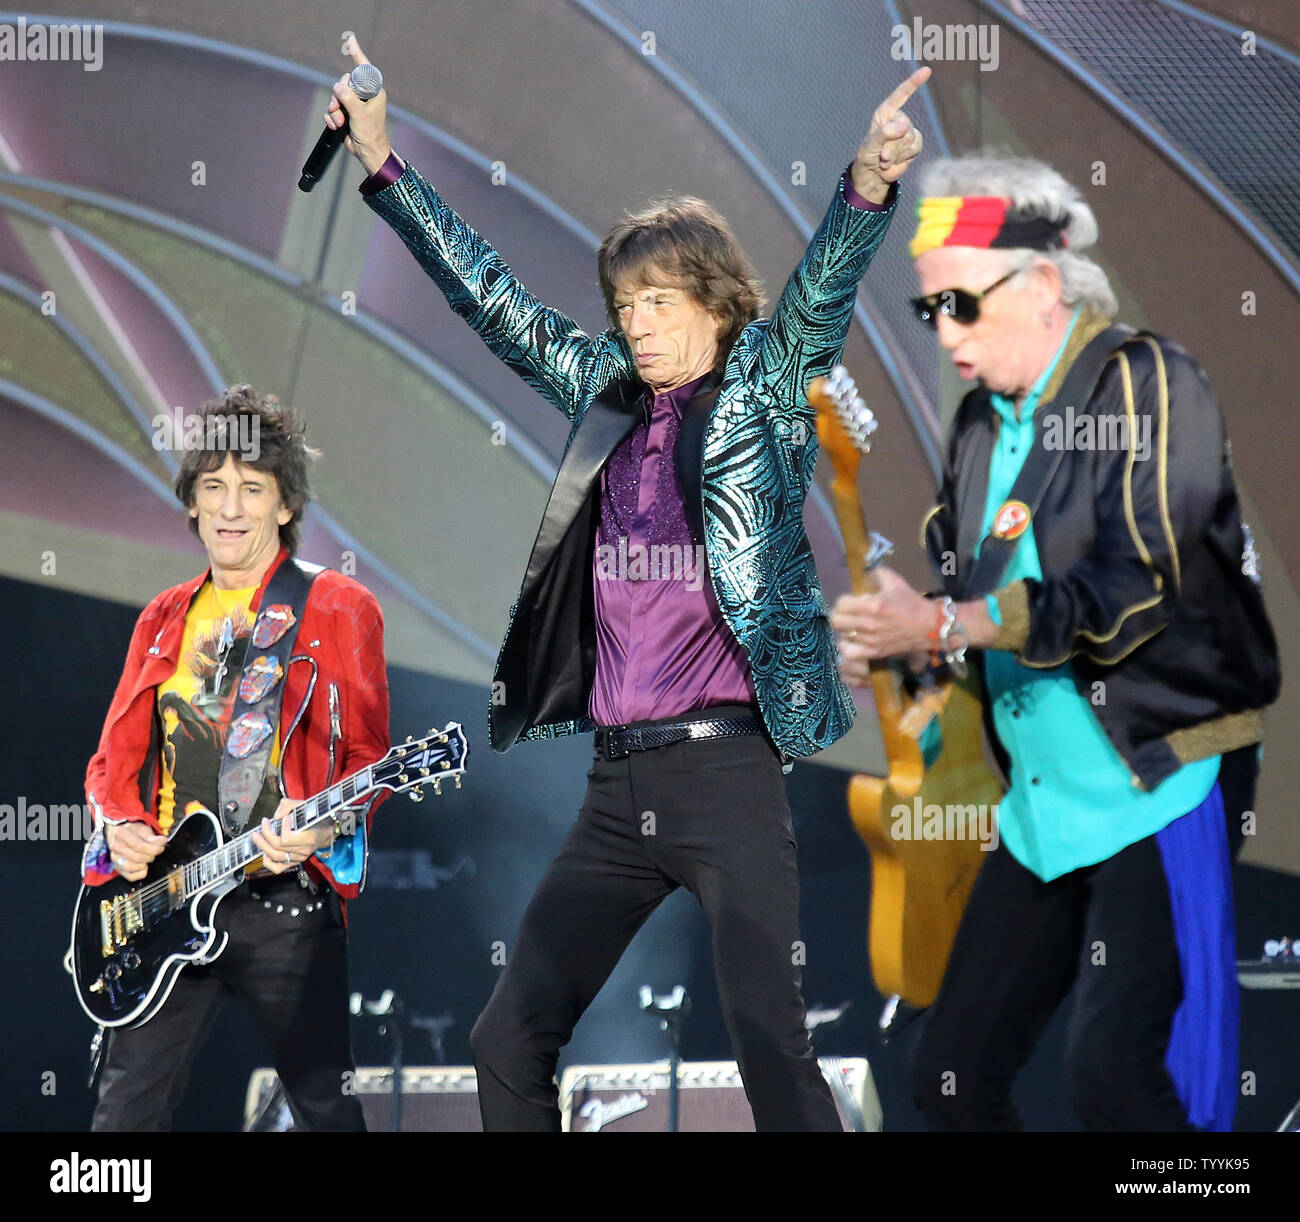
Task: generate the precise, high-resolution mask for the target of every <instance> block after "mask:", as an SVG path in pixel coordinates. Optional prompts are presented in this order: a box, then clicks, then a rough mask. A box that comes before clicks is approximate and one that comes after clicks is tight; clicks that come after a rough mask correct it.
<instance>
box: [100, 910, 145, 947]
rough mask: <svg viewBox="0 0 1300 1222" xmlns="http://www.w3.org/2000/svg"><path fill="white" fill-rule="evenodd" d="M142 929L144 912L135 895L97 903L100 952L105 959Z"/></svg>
mask: <svg viewBox="0 0 1300 1222" xmlns="http://www.w3.org/2000/svg"><path fill="white" fill-rule="evenodd" d="M143 928H144V911H143V909H142V908H141V907H140V897H139V896H137V895H118V896H115V897H114V898H113V899H111V900H101V901H100V903H99V941H100V952H101V953H102V954H103V956H104V958H105V959H107V958H108V957H109V956H110V955H112V954H113V953H114V952H116V951H118V950H120V949H121V948H122V947H123V946H125V945H126V944H127V942H129V941H130V940H131V938H132V937H133V936H134V935H135V934H137V933H139V932H140V931H141V930H142V929H143Z"/></svg>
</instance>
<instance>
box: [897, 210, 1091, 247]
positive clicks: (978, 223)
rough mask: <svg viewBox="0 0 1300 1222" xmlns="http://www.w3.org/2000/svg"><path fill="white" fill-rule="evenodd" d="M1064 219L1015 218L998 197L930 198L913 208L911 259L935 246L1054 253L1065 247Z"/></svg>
mask: <svg viewBox="0 0 1300 1222" xmlns="http://www.w3.org/2000/svg"><path fill="white" fill-rule="evenodd" d="M1065 225H1066V218H1062V219H1061V220H1059V221H1052V220H1048V219H1047V217H1045V216H1025V215H1023V214H1020V215H1017V214H1016V213H1015V212H1013V211H1012V208H1011V201H1010V200H1009V199H1003V198H1002V197H1001V196H998V195H930V196H927V197H925V198H924V199H922V200H921V201H920V203H918V204H917V205H916V235H915V236H914V237H913V238H912V242H911V245H910V246H909V248H908V249H909V250H910V251H911V253H912V258H913V259H915V258H916V257H917V256H918V255H923V254H924V253H925V252H926V251H927V250H934V249H935V248H936V247H938V246H981V247H994V246H996V247H1004V248H1005V247H1021V248H1025V247H1027V248H1028V249H1030V250H1057V249H1059V248H1060V247H1062V246H1064V245H1065V234H1064V232H1063V231H1064V229H1065Z"/></svg>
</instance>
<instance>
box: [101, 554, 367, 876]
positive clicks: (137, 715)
mask: <svg viewBox="0 0 1300 1222" xmlns="http://www.w3.org/2000/svg"><path fill="white" fill-rule="evenodd" d="M288 555H289V553H288V549H287V548H281V549H280V554H279V555H278V556H277V557H276V559H275V562H274V563H273V564H272V565H271V567H270V568H269V569H268V570H267V573H266V576H265V577H264V578H263V579H262V584H261V586H259V587H258V590H257V593H256V594H255V595H254V596H253V601H252V604H251V610H252V611H253V612H256V611H257V609H258V608H259V607H260V605H261V601H262V592H263V591H264V590H265V589H266V584H267V582H268V581H269V580H270V579H271V575H272V574H273V573H274V572H275V570H276V569H277V568H279V566H280V565H281V564H282V563H284V561H285V560H286V559H287V557H288ZM208 576H209V573H204V574H202V575H201V576H199V577H195V578H194V579H193V580H191V581H187V582H184V583H183V584H181V585H178V586H173V587H172V588H171V589H170V590H164V591H163V592H162V593H161V594H159V595H158V597H157V598H155V599H154V600H153V601H152V602H151V603H150V604H149V605H148V606H147V607H145V609H144V610H143V611H142V612H141V613H140V618H139V619H138V620H137V621H136V625H135V631H134V633H133V634H132V636H131V645H130V647H129V649H128V650H127V655H126V664H125V666H124V667H123V668H122V677H121V679H119V680H118V684H117V691H116V692H115V693H114V694H113V703H112V704H111V705H110V707H109V710H108V716H107V717H106V718H105V719H104V729H103V731H102V733H101V734H100V739H99V750H98V751H96V752H95V756H94V758H93V759H92V760H91V761H90V765H89V767H88V768H87V769H86V798H87V801H88V802H89V804H90V806H91V809H93V810H95V811H96V812H97V817H96V824H97V828H98V829H99V831H102V826H103V822H104V821H105V820H106V821H108V822H111V823H120V822H123V821H125V820H130V819H138V820H141V821H143V822H145V823H148V824H149V825H150V826H151V827H153V828H154V830H155V831H158V830H160V829H159V827H158V785H159V780H160V769H159V760H158V746H159V738H160V731H159V728H158V721H157V690H156V689H157V686H158V684H160V683H162V682H164V681H165V680H166V679H168V678H169V677H170V676H171V675H172V674H173V673H174V672H175V670H176V666H177V664H178V662H179V659H180V648H181V642H182V639H183V638H184V635H185V615H186V612H188V611H189V608H190V602H191V600H192V599H193V598H194V595H195V594H197V593H198V591H199V590H200V589H201V588H202V586H203V583H204V582H205V581H206V580H207V579H208ZM284 682H285V691H284V703H283V705H282V706H281V711H280V737H281V742H282V744H283V749H282V757H281V761H280V764H281V784H282V787H283V790H284V793H285V795H286V796H288V797H290V798H295V799H301V798H309V797H312V796H313V795H314V794H317V793H319V792H320V791H321V790H322V789H325V788H326V787H327V786H329V785H331V784H333V783H334V782H335V781H337V780H339V779H341V778H342V777H345V776H347V775H349V774H350V773H352V772H355V771H356V770H357V769H359V768H364V767H365V766H366V765H367V764H372V763H374V762H375V761H376V760H378V759H380V758H381V757H382V756H383V755H384V754H385V752H386V751H387V750H388V747H389V726H388V672H387V668H386V664H385V660H384V617H383V613H382V612H381V611H380V609H379V603H378V602H377V601H376V599H375V596H374V595H373V594H371V593H370V591H369V590H367V589H366V588H365V587H364V586H363V585H362V584H361V583H360V582H358V581H355V580H353V579H352V578H351V577H345V576H344V575H343V574H341V573H336V572H333V571H332V570H329V569H326V570H324V571H322V572H321V573H320V574H319V575H318V576H317V578H316V580H315V581H314V582H313V583H312V587H311V593H310V594H309V595H308V598H307V605H306V607H305V608H304V610H303V616H302V623H301V624H300V625H299V628H298V637H297V640H296V642H295V644H294V652H293V657H292V659H291V660H290V663H289V666H288V673H287V674H286V676H285V681H284ZM331 701H333V702H334V703H335V707H336V710H337V713H338V717H337V722H336V723H335V722H334V719H332V718H331V716H330V713H331V707H330V706H331ZM300 711H301V720H298V724H297V725H296V726H295V724H294V723H295V720H297V719H298V717H299V712H300ZM335 724H336V725H337V732H335V730H334V726H335ZM291 727H292V729H291ZM384 796H386V791H382V790H381V791H380V793H379V795H378V797H376V798H375V799H373V800H372V801H371V802H370V804H369V809H368V811H367V812H366V828H367V830H369V827H370V823H371V821H372V820H373V819H374V813H375V808H376V807H377V806H378V805H379V802H380V801H382V799H383V797H384ZM215 801H216V795H215V794H214V795H213V802H214V805H215ZM99 831H97V833H96V838H98V837H99ZM93 846H94V840H92V847H93ZM97 856H98V858H99V862H100V865H99V867H98V868H96V866H95V865H94V864H93V863H94V862H95V859H96V857H97ZM104 861H105V859H104V858H103V857H102V855H98V854H97V853H95V852H93V851H90V848H88V851H87V853H86V855H85V858H84V859H83V866H82V868H83V877H84V878H85V881H86V882H87V883H89V884H95V883H100V882H103V881H104V879H105V877H107V876H109V875H106V874H104V873H103V872H102V871H103V869H104V864H103V863H104ZM306 864H307V869H308V870H309V871H310V872H311V873H312V874H313V875H314V876H315V877H316V878H318V879H321V880H323V881H325V882H327V883H329V885H330V886H331V887H333V888H334V890H335V891H337V892H338V893H339V895H341V896H343V897H344V898H350V897H352V896H355V895H356V894H357V893H358V892H359V891H360V889H361V886H360V883H352V884H348V883H342V882H339V881H338V880H337V879H336V878H335V877H334V875H333V874H332V873H330V871H329V868H328V864H327V862H324V861H322V860H321V859H320V858H319V857H314V856H313V857H310V858H308V860H307V863H306ZM107 869H108V870H110V871H111V869H112V867H111V866H108V867H107Z"/></svg>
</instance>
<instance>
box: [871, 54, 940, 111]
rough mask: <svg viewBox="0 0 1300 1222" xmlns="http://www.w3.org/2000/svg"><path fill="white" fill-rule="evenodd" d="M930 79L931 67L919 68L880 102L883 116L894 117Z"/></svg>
mask: <svg viewBox="0 0 1300 1222" xmlns="http://www.w3.org/2000/svg"><path fill="white" fill-rule="evenodd" d="M929 79H930V69H929V68H928V67H924V68H918V69H917V70H916V71H915V72H913V73H912V75H911V76H909V77H908V78H907V80H905V81H904V82H903V83H902V84H901V85H899V86H898V88H897V89H895V90H894V92H893V93H891V94H890V95H889V97H887V98H886V99H885V100H884V101H883V102H882V103H881V104H880V114H881V116H882V117H883V118H893V116H894V115H895V114H897V113H898V111H899V110H901V109H902V108H903V107H904V106H906V105H907V100H908V98H910V97H911V96H912V94H914V93H915V92H916V91H917V90H918V89H920V88H921V86H922V85H924V84H925V82H926V81H928V80H929Z"/></svg>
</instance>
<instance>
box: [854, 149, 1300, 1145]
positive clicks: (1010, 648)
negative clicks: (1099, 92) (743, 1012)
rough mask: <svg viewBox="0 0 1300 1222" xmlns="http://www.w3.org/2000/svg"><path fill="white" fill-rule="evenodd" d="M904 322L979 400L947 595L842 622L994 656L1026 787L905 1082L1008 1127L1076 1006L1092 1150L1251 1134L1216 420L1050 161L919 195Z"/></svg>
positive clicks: (946, 485) (1249, 744) (1244, 789)
mask: <svg viewBox="0 0 1300 1222" xmlns="http://www.w3.org/2000/svg"><path fill="white" fill-rule="evenodd" d="M922 195H923V197H924V198H922V200H921V202H920V205H919V207H918V217H919V224H918V226H917V230H916V236H915V238H914V239H913V241H912V247H911V251H912V256H913V258H914V259H915V261H916V270H917V275H918V277H919V280H920V285H921V288H922V290H923V293H924V295H923V296H921V297H918V298H916V299H915V300H914V302H913V307H914V309H915V311H916V314H917V317H918V318H919V319H920V321H921V322H922V323H923V324H925V325H927V326H929V327H930V328H931V329H933V330H936V331H937V334H938V340H939V343H940V345H941V346H942V347H943V348H944V349H946V350H947V351H948V353H949V354H950V355H951V357H952V360H953V362H954V364H955V365H956V367H957V371H958V372H959V373H960V374H961V375H962V377H963V378H966V379H974V380H976V385H975V387H974V388H973V389H972V390H971V391H970V393H968V394H967V395H966V397H965V398H964V399H963V400H962V403H961V406H960V407H959V408H958V411H957V415H956V419H955V421H954V423H953V426H952V431H951V436H950V439H949V445H948V460H947V463H946V466H945V472H944V480H943V486H942V489H941V491H940V497H939V503H938V505H937V506H936V507H935V508H934V510H932V511H931V514H930V516H929V517H928V518H927V520H926V525H925V540H926V544H927V548H928V551H929V555H930V559H931V562H932V564H933V565H934V566H935V569H936V571H937V572H939V573H941V574H942V575H943V582H944V588H943V595H942V596H941V597H936V598H925V597H922V595H921V594H920V593H918V592H917V591H915V590H913V589H911V588H910V587H909V586H908V585H907V583H906V582H905V581H904V580H903V579H902V578H901V577H900V576H899V575H898V574H896V573H893V572H891V571H889V570H878V572H877V578H878V582H879V586H880V590H879V592H878V593H876V594H870V595H864V596H846V597H844V598H842V599H840V600H839V602H838V603H837V604H836V607H835V611H834V615H833V619H832V622H833V624H834V626H835V627H836V629H837V630H838V631H839V633H840V637H839V641H840V649H841V651H842V655H843V658H844V673H845V677H846V678H847V679H848V680H849V681H850V682H864V681H865V680H866V678H867V676H868V673H869V672H868V661H869V660H870V659H873V658H887V657H895V656H909V655H910V656H912V658H913V660H914V661H915V660H916V659H915V656H916V655H922V656H924V655H929V656H930V658H932V659H934V660H937V661H945V660H946V661H948V662H957V663H960V662H963V661H965V660H966V655H967V651H968V650H969V651H971V660H978V661H980V662H981V663H982V673H983V683H984V690H985V694H986V697H987V701H988V711H989V713H990V714H991V723H992V726H991V728H992V730H993V731H994V742H995V749H996V750H997V751H998V752H999V754H1000V757H1001V762H1002V763H1003V766H1004V772H1006V774H1007V776H1008V779H1009V782H1010V786H1009V789H1008V791H1007V794H1006V796H1005V798H1004V799H1003V801H1002V803H1001V805H1000V807H999V810H998V824H999V833H1000V844H999V845H998V847H997V848H996V849H994V851H992V852H990V853H988V854H987V857H986V859H985V861H984V864H983V866H982V868H981V870H980V873H979V875H978V877H977V879H976V881H975V884H974V887H973V889H972V891H971V894H970V899H969V902H968V905H967V907H966V910H965V914H964V917H963V920H962V923H961V926H960V928H959V930H958V932H957V937H956V941H955V943H954V944H953V948H952V953H951V957H950V958H949V961H948V968H947V973H946V975H945V977H944V980H943V984H942V987H941V988H940V990H939V995H938V997H937V999H936V1001H935V1003H934V1005H933V1008H932V1009H931V1011H930V1014H929V1018H928V1024H927V1027H926V1029H925V1031H924V1033H923V1035H922V1037H921V1040H920V1043H919V1045H918V1048H917V1051H916V1059H915V1063H914V1066H913V1078H912V1083H913V1090H914V1093H915V1095H916V1099H917V1103H918V1106H919V1107H920V1108H921V1110H922V1112H923V1113H924V1114H925V1117H926V1120H927V1122H928V1123H929V1125H930V1126H931V1127H932V1128H934V1129H945V1130H976V1129H1015V1128H1018V1127H1020V1121H1019V1117H1018V1115H1017V1112H1016V1110H1015V1107H1014V1105H1013V1103H1012V1100H1011V1089H1012V1083H1013V1080H1014V1078H1015V1076H1016V1074H1017V1073H1018V1071H1019V1070H1020V1068H1021V1067H1022V1066H1023V1065H1024V1064H1025V1062H1026V1061H1027V1060H1028V1059H1029V1057H1030V1054H1031V1053H1032V1051H1033V1049H1034V1046H1035V1044H1036V1043H1037V1041H1038V1039H1039V1037H1040V1035H1041V1034H1042V1032H1043V1029H1044V1028H1045V1027H1046V1026H1047V1023H1048V1020H1049V1019H1050V1018H1051V1016H1052V1014H1053V1012H1054V1011H1055V1010H1056V1008H1057V1006H1058V1005H1059V1004H1060V1003H1061V1001H1062V1000H1063V999H1064V998H1065V996H1066V994H1067V993H1068V992H1070V990H1071V989H1072V988H1073V989H1074V1003H1073V1011H1072V1021H1071V1024H1070V1030H1069V1037H1068V1048H1067V1053H1066V1060H1067V1072H1068V1077H1069V1079H1070V1084H1071V1086H1072V1088H1073V1095H1074V1102H1075V1105H1076V1107H1077V1110H1078V1113H1079V1117H1080V1119H1081V1120H1082V1122H1083V1124H1084V1127H1085V1128H1087V1129H1092V1130H1133V1131H1178V1130H1186V1129H1192V1128H1197V1129H1209V1130H1215V1131H1225V1130H1230V1129H1231V1128H1232V1121H1233V1114H1234V1108H1235V1102H1236V1097H1237V1073H1236V1068H1237V981H1236V970H1235V963H1234V959H1235V938H1234V924H1233V906H1232V882H1231V860H1232V855H1233V853H1234V852H1235V850H1236V849H1237V848H1239V847H1240V843H1241V835H1242V812H1243V811H1246V810H1248V809H1249V808H1251V806H1252V804H1253V795H1254V787H1255V778H1256V772H1257V767H1258V747H1257V745H1258V743H1259V742H1260V740H1261V738H1262V736H1263V710H1264V708H1265V706H1267V705H1269V704H1271V703H1272V702H1273V701H1274V700H1275V699H1276V697H1277V692H1278V686H1279V667H1278V658H1277V649H1276V644H1275V641H1274V637H1273V633H1272V630H1271V628H1270V626H1269V622H1268V618H1267V616H1266V614H1265V610H1264V604H1263V601H1262V599H1261V596H1260V590H1259V588H1258V577H1257V576H1256V573H1255V560H1254V551H1253V547H1252V546H1251V542H1250V534H1249V531H1248V530H1247V529H1246V528H1244V526H1243V523H1242V520H1241V510H1240V505H1239V502H1238V498H1237V491H1236V486H1235V481H1234V477H1233V472H1232V466H1231V462H1230V457H1229V451H1228V448H1227V444H1226V441H1225V437H1224V427H1223V420H1222V417H1221V416H1220V413H1219V409H1218V406H1217V405H1216V403H1215V400H1214V396H1213V394H1212V392H1211V390H1210V387H1209V384H1208V383H1207V382H1206V379H1205V375H1204V374H1203V373H1202V372H1201V370H1200V368H1199V367H1198V366H1197V365H1196V363H1195V362H1194V361H1193V360H1192V358H1191V357H1190V356H1188V354H1187V353H1186V352H1184V351H1183V350H1182V349H1181V348H1179V347H1177V346H1176V345H1175V344H1173V343H1171V342H1170V341H1168V340H1166V339H1162V338H1159V337H1157V336H1153V335H1149V334H1145V333H1136V334H1135V333H1134V332H1132V331H1131V330H1129V329H1128V328H1124V327H1118V326H1116V325H1115V324H1114V323H1113V321H1112V320H1113V318H1114V316H1115V314H1116V312H1117V304H1116V299H1115V295H1114V293H1113V292H1112V291H1111V288H1110V285H1109V284H1108V282H1107V279H1106V275H1105V273H1104V272H1103V271H1102V270H1101V268H1100V267H1098V266H1097V265H1096V264H1095V263H1094V262H1093V261H1092V260H1091V259H1089V258H1088V257H1087V256H1086V255H1083V254H1081V253H1079V252H1080V250H1081V249H1082V248H1084V247H1086V246H1088V245H1091V244H1092V243H1093V242H1094V241H1095V240H1096V238H1097V225H1096V221H1095V220H1094V218H1093V215H1092V212H1091V210H1090V209H1089V208H1088V206H1087V204H1086V203H1084V202H1083V201H1082V200H1081V199H1080V197H1079V193H1078V192H1077V191H1076V190H1075V189H1074V188H1073V187H1071V186H1070V185H1069V184H1068V183H1067V182H1065V180H1064V179H1062V178H1061V176H1060V175H1059V174H1057V173H1056V172H1055V171H1053V170H1051V169H1049V168H1048V167H1047V166H1044V165H1041V164H1039V163H1036V162H1030V161H1022V160H1012V159H1002V158H991V157H981V156H973V157H964V158H958V159H954V160H944V161H940V162H937V163H936V164H935V165H933V166H932V167H931V168H930V169H929V171H928V173H927V175H926V176H925V177H924V179H923V182H922Z"/></svg>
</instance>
